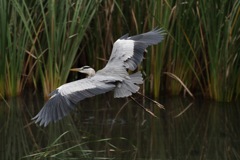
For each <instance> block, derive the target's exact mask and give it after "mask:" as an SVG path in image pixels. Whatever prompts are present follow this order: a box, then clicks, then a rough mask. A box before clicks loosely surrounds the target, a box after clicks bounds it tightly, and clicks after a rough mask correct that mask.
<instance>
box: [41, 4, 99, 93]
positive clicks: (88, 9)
mask: <svg viewBox="0 0 240 160" xmlns="http://www.w3.org/2000/svg"><path fill="white" fill-rule="evenodd" d="M39 3H40V4H39V5H40V15H41V16H40V17H39V19H40V22H41V24H42V26H41V29H39V30H42V32H41V33H40V35H39V37H38V39H40V42H41V44H40V45H41V46H40V47H41V52H39V53H38V54H39V56H41V58H40V61H41V63H39V65H40V66H39V67H38V69H39V72H38V73H40V75H41V76H40V78H41V83H42V86H43V91H44V95H48V94H49V93H50V92H51V91H52V90H54V89H55V88H56V87H58V86H59V85H60V84H62V83H64V82H66V79H67V76H68V73H69V69H70V68H71V67H72V64H73V61H74V58H75V56H76V55H77V54H78V49H79V45H80V42H81V40H82V38H83V36H84V33H85V30H86V28H87V27H88V25H89V23H90V21H91V19H92V17H93V16H94V14H95V12H96V10H97V9H98V4H99V1H95V0H91V1H83V0H81V1H59V2H58V3H56V2H55V1H53V0H49V1H48V3H43V2H42V1H40V2H39Z"/></svg>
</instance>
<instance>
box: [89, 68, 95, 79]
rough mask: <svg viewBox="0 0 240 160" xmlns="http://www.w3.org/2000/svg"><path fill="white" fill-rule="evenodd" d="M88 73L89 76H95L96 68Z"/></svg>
mask: <svg viewBox="0 0 240 160" xmlns="http://www.w3.org/2000/svg"><path fill="white" fill-rule="evenodd" d="M87 75H88V76H87V77H93V76H94V75H95V70H94V69H91V70H90V71H89V72H88V74H87Z"/></svg>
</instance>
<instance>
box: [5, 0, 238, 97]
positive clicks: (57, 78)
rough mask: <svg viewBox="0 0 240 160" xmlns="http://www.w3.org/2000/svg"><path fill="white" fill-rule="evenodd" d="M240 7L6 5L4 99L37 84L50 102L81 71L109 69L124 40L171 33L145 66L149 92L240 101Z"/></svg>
mask: <svg viewBox="0 0 240 160" xmlns="http://www.w3.org/2000/svg"><path fill="white" fill-rule="evenodd" d="M239 3H240V2H239V1H238V0H234V1H231V2H228V1H227V0H224V1H223V2H221V3H220V2H217V1H212V2H209V3H208V2H206V1H205V0H204V1H201V2H200V1H194V0H190V1H186V2H180V1H173V0H160V1H153V0H148V1H121V0H115V1H108V0H107V1H94V0H91V1H83V0H80V1H75V0H71V1H59V2H58V3H56V1H54V0H48V1H44V2H43V1H31V3H30V2H29V3H26V1H22V2H18V1H17V0H10V1H1V2H0V8H1V11H0V12H1V15H0V18H1V29H0V33H1V36H0V40H1V43H0V62H1V63H0V94H1V96H2V97H4V96H5V95H16V94H18V93H20V92H21V91H22V90H23V89H24V88H25V87H28V86H33V87H34V88H35V89H38V88H41V87H42V90H43V92H44V95H45V96H46V95H48V93H49V92H51V91H52V90H54V89H55V88H56V87H58V86H59V85H60V84H62V83H64V82H66V80H67V77H68V73H69V69H70V68H71V67H72V66H73V65H76V66H81V65H86V64H87V65H91V66H92V67H94V68H96V69H99V68H102V67H103V66H104V65H105V64H106V63H107V59H108V58H109V56H110V54H111V50H112V44H113V43H114V41H115V40H117V39H118V38H119V37H120V36H122V35H123V34H126V33H130V35H134V34H140V33H142V32H146V31H149V30H151V29H153V28H155V27H163V28H164V30H165V31H166V36H165V40H164V41H163V42H162V43H161V44H159V45H157V46H154V47H151V48H148V53H147V54H145V60H144V61H143V65H142V66H143V67H142V68H140V69H141V70H142V71H143V73H144V71H145V72H146V73H144V75H145V77H144V78H145V85H144V87H143V92H144V93H145V92H146V93H147V94H151V95H153V96H154V97H156V98H157V97H158V96H159V95H161V94H162V92H164V94H165V93H166V94H170V95H178V94H181V93H182V92H183V91H184V87H183V86H182V84H184V85H185V86H186V87H187V88H189V89H190V90H191V91H193V93H194V94H198V95H199V94H201V95H203V96H205V97H209V98H212V99H215V100H219V101H220V100H222V101H231V100H236V99H237V98H238V97H239V95H240V79H239V76H238V75H239V74H240V69H239V63H240V58H239V52H240V49H239V47H238V44H239V41H240V40H239V39H240V38H239V30H238V28H240V27H239V26H240V21H239V19H240V18H239V17H240V14H239V12H240V11H239V10H240V9H239V8H240V7H239V6H240V5H239ZM36 13H38V14H36ZM10 53H11V54H10ZM82 53H84V54H83V55H81V56H80V54H82ZM78 62H80V63H78ZM163 72H168V73H171V74H173V75H175V77H178V78H179V79H180V80H181V83H179V81H176V80H174V79H172V78H171V77H168V75H169V74H162V73H163Z"/></svg>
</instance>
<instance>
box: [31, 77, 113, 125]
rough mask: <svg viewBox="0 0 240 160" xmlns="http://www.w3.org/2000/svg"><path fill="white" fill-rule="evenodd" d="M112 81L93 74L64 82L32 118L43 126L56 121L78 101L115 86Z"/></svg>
mask: <svg viewBox="0 0 240 160" xmlns="http://www.w3.org/2000/svg"><path fill="white" fill-rule="evenodd" d="M113 82H114V79H113V78H111V77H109V78H106V77H103V76H98V75H95V76H94V77H92V78H85V79H81V80H78V81H74V82H70V83H66V84H64V85H62V86H60V87H58V88H57V89H56V90H55V91H53V92H52V93H51V94H50V96H51V97H50V99H49V100H48V101H47V102H46V104H45V105H44V106H43V108H42V109H41V110H40V112H39V113H38V114H37V115H36V116H35V117H34V118H32V119H33V120H35V123H38V122H40V126H41V125H44V127H45V126H47V125H48V123H49V122H52V121H54V122H56V121H58V120H60V119H62V118H63V117H64V116H66V115H67V114H68V113H69V112H70V111H72V110H73V109H74V107H75V106H76V104H77V103H78V102H79V101H81V100H83V99H85V98H88V97H93V96H95V95H98V94H102V93H106V92H108V91H111V90H113V89H114V88H115V84H114V83H113Z"/></svg>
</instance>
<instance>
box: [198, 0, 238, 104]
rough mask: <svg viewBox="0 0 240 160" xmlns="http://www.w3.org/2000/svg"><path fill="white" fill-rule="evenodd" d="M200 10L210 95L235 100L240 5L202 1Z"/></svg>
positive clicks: (203, 50) (203, 51) (219, 98)
mask: <svg viewBox="0 0 240 160" xmlns="http://www.w3.org/2000/svg"><path fill="white" fill-rule="evenodd" d="M198 9H199V14H198V16H199V21H200V23H199V24H200V32H201V40H202V41H201V51H202V54H203V55H204V58H205V66H204V67H205V68H206V79H207V89H208V93H209V96H210V97H211V98H213V99H216V100H222V101H231V100H232V99H236V98H237V97H238V96H239V91H237V90H239V88H238V87H237V84H239V75H240V74H239V73H240V69H239V68H240V67H239V64H240V56H239V55H240V47H239V43H240V37H239V35H240V31H239V28H240V21H239V20H240V13H239V12H240V2H239V1H231V2H230V1H227V0H225V1H221V2H213V1H211V2H206V1H201V2H199V6H198Z"/></svg>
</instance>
